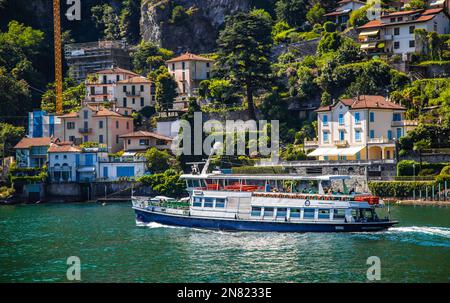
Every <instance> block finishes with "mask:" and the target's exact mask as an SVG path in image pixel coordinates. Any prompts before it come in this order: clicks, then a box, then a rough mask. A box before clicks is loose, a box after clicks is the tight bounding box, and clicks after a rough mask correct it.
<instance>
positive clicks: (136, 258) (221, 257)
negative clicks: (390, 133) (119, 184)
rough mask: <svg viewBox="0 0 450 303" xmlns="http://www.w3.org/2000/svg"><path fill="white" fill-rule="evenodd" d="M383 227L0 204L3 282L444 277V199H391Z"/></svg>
mask: <svg viewBox="0 0 450 303" xmlns="http://www.w3.org/2000/svg"><path fill="white" fill-rule="evenodd" d="M391 215H392V217H393V218H394V219H396V220H399V221H400V223H401V224H400V225H398V226H397V227H394V228H391V229H389V230H388V231H386V232H382V233H352V234H332V233H331V234H318V233H306V234H280V233H249V232H239V233H230V232H215V231H204V230H193V229H188V228H174V227H166V226H162V225H159V224H155V223H151V224H149V225H147V226H136V223H135V220H134V214H133V211H132V209H131V207H130V205H129V204H108V205H105V206H102V205H100V204H81V203H80V204H65V205H61V204H47V205H20V206H2V207H0V282H11V281H12V282H33V281H36V282H52V281H55V282H66V281H67V280H66V270H67V268H68V265H66V260H67V258H68V257H69V256H78V257H79V258H80V260H81V264H82V265H81V268H82V273H81V278H82V281H84V282H353V281H355V282H365V281H366V271H367V269H368V267H369V265H366V260H367V258H368V257H370V256H378V257H380V259H381V279H382V281H384V282H450V208H445V207H444V208H432V207H406V206H401V207H393V208H391Z"/></svg>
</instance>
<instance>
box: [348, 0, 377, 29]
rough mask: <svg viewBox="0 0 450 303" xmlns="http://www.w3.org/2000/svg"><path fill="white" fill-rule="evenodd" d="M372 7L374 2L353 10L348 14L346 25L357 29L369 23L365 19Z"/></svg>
mask: <svg viewBox="0 0 450 303" xmlns="http://www.w3.org/2000/svg"><path fill="white" fill-rule="evenodd" d="M373 5H374V2H371V3H368V4H366V5H364V6H362V7H360V8H358V9H357V10H354V11H352V12H351V13H350V19H349V20H348V23H349V24H350V26H353V27H358V26H361V25H364V24H366V23H367V22H369V19H368V18H367V11H368V9H369V8H371V7H372V6H373Z"/></svg>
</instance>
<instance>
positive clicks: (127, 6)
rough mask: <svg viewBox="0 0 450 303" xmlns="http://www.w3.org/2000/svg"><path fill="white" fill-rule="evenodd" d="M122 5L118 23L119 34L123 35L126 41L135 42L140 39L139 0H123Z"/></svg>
mask: <svg viewBox="0 0 450 303" xmlns="http://www.w3.org/2000/svg"><path fill="white" fill-rule="evenodd" d="M122 5H123V9H122V11H121V12H120V25H119V26H120V35H121V36H122V37H125V38H126V39H127V41H128V43H132V44H134V43H137V42H138V41H139V39H140V25H139V20H140V16H141V11H140V8H141V5H140V0H124V1H123V2H122Z"/></svg>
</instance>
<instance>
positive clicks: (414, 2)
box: [405, 0, 427, 10]
mask: <svg viewBox="0 0 450 303" xmlns="http://www.w3.org/2000/svg"><path fill="white" fill-rule="evenodd" d="M425 8H427V2H426V1H424V0H411V1H410V2H408V3H407V4H405V9H409V10H416V9H425Z"/></svg>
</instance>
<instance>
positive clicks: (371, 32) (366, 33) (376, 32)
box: [359, 29, 380, 37]
mask: <svg viewBox="0 0 450 303" xmlns="http://www.w3.org/2000/svg"><path fill="white" fill-rule="evenodd" d="M379 32H380V30H379V29H377V30H372V31H363V32H361V33H360V34H359V36H360V37H361V36H364V37H370V36H376V35H378V34H379Z"/></svg>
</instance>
